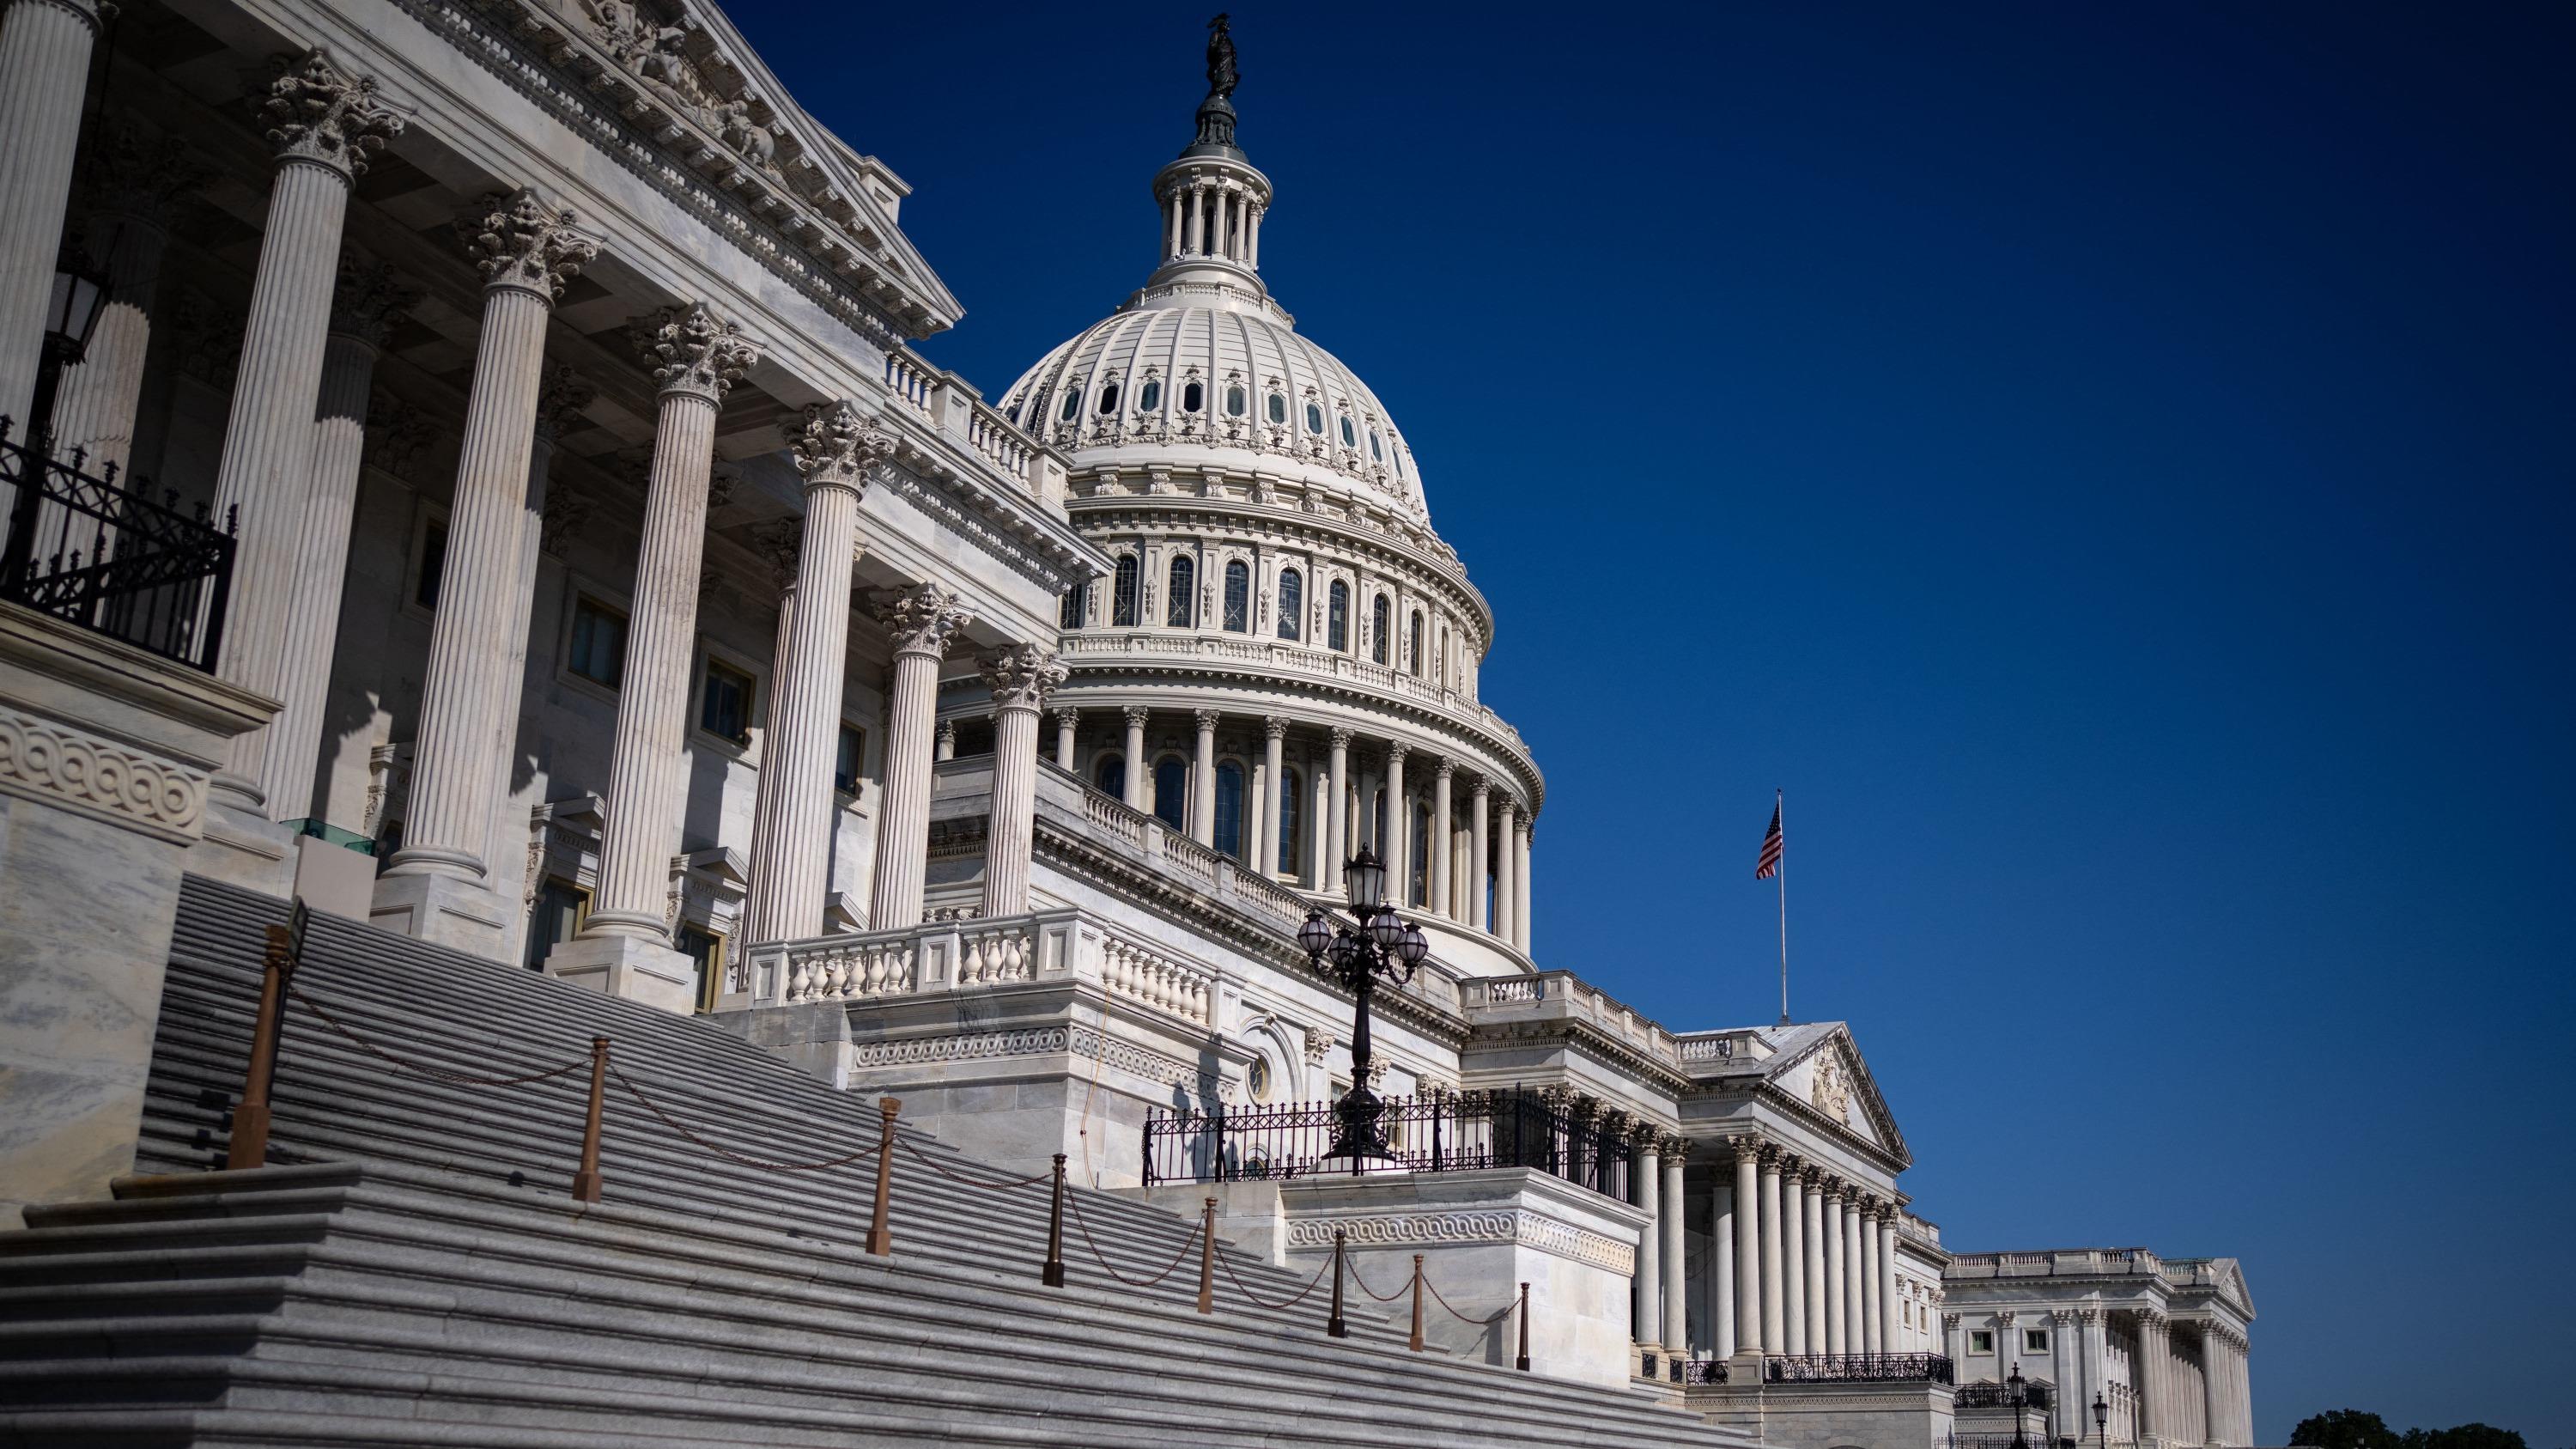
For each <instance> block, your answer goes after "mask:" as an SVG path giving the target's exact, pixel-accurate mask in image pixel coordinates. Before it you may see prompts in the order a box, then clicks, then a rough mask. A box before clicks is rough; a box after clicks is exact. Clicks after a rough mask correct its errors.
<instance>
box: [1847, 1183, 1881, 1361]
mask: <svg viewBox="0 0 2576 1449" xmlns="http://www.w3.org/2000/svg"><path fill="white" fill-rule="evenodd" d="M1852 1235H1853V1237H1854V1239H1855V1240H1856V1243H1857V1245H1858V1247H1859V1249H1860V1253H1859V1258H1858V1261H1859V1263H1860V1272H1858V1273H1856V1274H1854V1275H1853V1276H1854V1278H1855V1279H1856V1280H1857V1282H1856V1284H1855V1286H1857V1287H1858V1288H1859V1289H1860V1324H1861V1328H1860V1332H1859V1333H1858V1334H1857V1335H1855V1336H1854V1342H1855V1343H1857V1344H1858V1345H1859V1346H1858V1347H1857V1348H1855V1349H1853V1350H1852V1351H1853V1352H1854V1353H1877V1352H1879V1351H1880V1343H1881V1339H1882V1338H1883V1337H1884V1334H1885V1330H1884V1329H1883V1328H1882V1327H1881V1326H1880V1315H1881V1314H1882V1313H1884V1312H1885V1311H1886V1309H1885V1302H1884V1300H1882V1299H1881V1298H1880V1297H1879V1296H1878V1204H1877V1203H1875V1202H1869V1203H1864V1204H1862V1206H1861V1210H1860V1211H1859V1212H1857V1213H1855V1214H1853V1215H1852Z"/></svg>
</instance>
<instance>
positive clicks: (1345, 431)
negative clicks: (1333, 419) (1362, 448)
mask: <svg viewBox="0 0 2576 1449" xmlns="http://www.w3.org/2000/svg"><path fill="white" fill-rule="evenodd" d="M1359 445H1360V438H1359V434H1357V433H1355V432H1353V431H1351V420H1350V419H1349V418H1344V419H1342V446H1343V447H1345V448H1356V447H1358V446H1359Z"/></svg>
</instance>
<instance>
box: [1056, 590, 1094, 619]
mask: <svg viewBox="0 0 2576 1449" xmlns="http://www.w3.org/2000/svg"><path fill="white" fill-rule="evenodd" d="M1090 606H1091V585H1089V584H1087V583H1083V584H1075V585H1074V586H1073V587H1072V588H1069V589H1067V590H1065V591H1064V617H1063V618H1062V620H1060V621H1059V622H1061V623H1062V624H1063V625H1064V627H1065V628H1068V629H1079V628H1081V627H1082V626H1083V625H1084V624H1085V623H1087V622H1089V621H1088V620H1086V619H1084V617H1083V613H1084V611H1085V610H1087V609H1088V608H1089V607H1090Z"/></svg>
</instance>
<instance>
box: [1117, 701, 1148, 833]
mask: <svg viewBox="0 0 2576 1449" xmlns="http://www.w3.org/2000/svg"><path fill="white" fill-rule="evenodd" d="M1148 713H1149V711H1148V710H1147V709H1146V708H1145V706H1143V705H1141V704H1131V705H1129V706H1127V707H1126V708H1125V709H1123V710H1121V711H1119V714H1120V715H1121V717H1123V718H1124V719H1125V720H1126V721H1127V764H1126V767H1125V770H1124V773H1123V774H1122V775H1121V777H1120V781H1121V783H1122V784H1123V785H1124V786H1125V788H1124V790H1122V791H1121V792H1120V793H1121V795H1122V797H1123V798H1124V799H1125V801H1126V803H1127V808H1128V809H1130V810H1139V811H1141V810H1143V809H1144V808H1145V785H1146V782H1147V780H1148V778H1149V775H1148V772H1147V771H1146V769H1145V717H1146V715H1147V714H1148Z"/></svg>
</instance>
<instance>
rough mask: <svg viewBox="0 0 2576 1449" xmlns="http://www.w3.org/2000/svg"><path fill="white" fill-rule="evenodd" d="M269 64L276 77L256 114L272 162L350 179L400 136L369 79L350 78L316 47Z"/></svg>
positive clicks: (399, 125) (398, 126) (398, 124)
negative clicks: (273, 154) (264, 126)
mask: <svg viewBox="0 0 2576 1449" xmlns="http://www.w3.org/2000/svg"><path fill="white" fill-rule="evenodd" d="M271 64H273V65H274V66H276V68H277V79H276V80H274V81H272V82H270V83H269V87H268V97H267V99H266V100H264V101H262V102H261V103H260V113H261V114H262V115H263V116H265V117H267V119H268V143H269V144H270V145H271V146H273V147H275V148H276V149H277V159H278V160H280V161H311V162H314V163H316V164H318V165H322V166H327V167H329V168H331V169H332V170H334V171H337V172H339V173H340V175H341V176H342V177H344V178H346V179H348V180H352V181H354V180H356V179H357V178H358V177H361V176H364V175H366V174H367V158H368V157H370V156H373V155H374V154H375V153H377V152H378V151H381V150H383V149H385V142H387V141H389V140H391V139H392V138H393V137H395V136H397V135H399V134H401V132H402V128H403V119H402V117H400V116H397V115H395V114H394V113H393V112H392V111H390V110H387V109H386V108H385V107H384V106H383V105H381V104H379V103H378V101H377V98H376V78H375V77H374V76H367V75H351V74H349V73H348V72H347V71H344V70H342V69H340V67H339V66H337V65H335V64H333V63H332V61H331V57H330V55H329V53H328V52H325V51H322V50H318V49H317V50H308V51H306V52H305V53H304V54H302V55H300V56H297V55H281V56H278V57H277V58H276V59H275V60H274V61H272V62H271Z"/></svg>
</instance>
